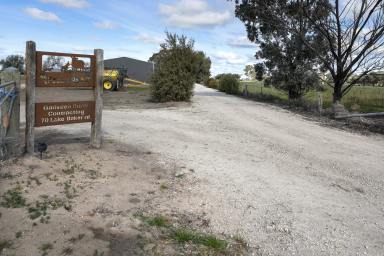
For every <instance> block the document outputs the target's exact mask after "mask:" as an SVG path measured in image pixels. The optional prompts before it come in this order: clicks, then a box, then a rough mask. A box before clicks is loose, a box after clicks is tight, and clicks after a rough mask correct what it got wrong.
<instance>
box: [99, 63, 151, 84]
mask: <svg viewBox="0 0 384 256" xmlns="http://www.w3.org/2000/svg"><path fill="white" fill-rule="evenodd" d="M104 69H106V70H108V69H118V70H120V71H123V72H124V73H125V72H126V76H127V77H129V78H131V79H134V80H138V81H141V82H148V81H149V79H150V77H151V75H152V73H153V63H152V62H147V61H142V60H137V59H132V58H128V57H120V58H114V59H108V60H104Z"/></svg>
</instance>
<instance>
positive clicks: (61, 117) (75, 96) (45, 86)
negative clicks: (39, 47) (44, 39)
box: [25, 41, 104, 153]
mask: <svg viewBox="0 0 384 256" xmlns="http://www.w3.org/2000/svg"><path fill="white" fill-rule="evenodd" d="M103 71H104V65H103V50H99V49H98V50H95V54H94V55H85V54H72V53H59V52H41V51H36V45H35V43H34V42H32V41H29V42H27V49H26V140H25V143H26V146H25V148H26V152H27V153H33V152H34V137H35V136H34V127H42V126H52V125H64V124H74V123H86V122H90V123H91V124H92V125H91V146H93V147H96V148H99V147H100V146H101V117H102V109H103V100H102V93H103V85H102V83H103Z"/></svg>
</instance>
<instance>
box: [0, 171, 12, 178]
mask: <svg viewBox="0 0 384 256" xmlns="http://www.w3.org/2000/svg"><path fill="white" fill-rule="evenodd" d="M14 177H15V176H13V175H12V174H11V173H10V172H5V173H0V179H13V178H14Z"/></svg>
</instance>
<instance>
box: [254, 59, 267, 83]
mask: <svg viewBox="0 0 384 256" xmlns="http://www.w3.org/2000/svg"><path fill="white" fill-rule="evenodd" d="M254 70H255V73H256V76H255V78H256V80H258V81H262V80H263V75H264V73H265V66H264V64H263V63H257V64H255V66H254Z"/></svg>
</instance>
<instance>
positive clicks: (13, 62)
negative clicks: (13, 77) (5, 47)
mask: <svg viewBox="0 0 384 256" xmlns="http://www.w3.org/2000/svg"><path fill="white" fill-rule="evenodd" d="M0 64H2V65H3V68H8V67H14V68H17V69H18V70H19V71H20V73H24V57H23V56H21V55H9V56H7V57H6V58H5V59H3V60H1V61H0Z"/></svg>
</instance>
